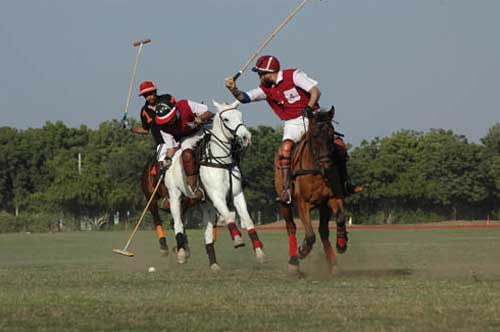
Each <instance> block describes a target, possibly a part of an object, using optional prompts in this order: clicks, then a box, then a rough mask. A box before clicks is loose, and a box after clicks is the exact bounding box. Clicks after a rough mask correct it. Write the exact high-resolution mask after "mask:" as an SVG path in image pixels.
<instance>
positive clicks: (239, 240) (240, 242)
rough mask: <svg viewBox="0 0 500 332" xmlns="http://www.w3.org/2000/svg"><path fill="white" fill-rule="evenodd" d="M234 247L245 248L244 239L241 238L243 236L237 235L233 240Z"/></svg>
mask: <svg viewBox="0 0 500 332" xmlns="http://www.w3.org/2000/svg"><path fill="white" fill-rule="evenodd" d="M233 245H234V248H240V247H244V246H245V243H244V242H243V239H242V238H241V236H239V235H236V236H235V237H234V239H233Z"/></svg>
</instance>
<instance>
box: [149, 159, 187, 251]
mask: <svg viewBox="0 0 500 332" xmlns="http://www.w3.org/2000/svg"><path fill="white" fill-rule="evenodd" d="M159 177H160V176H159V174H158V167H157V163H156V158H150V159H149V160H148V162H147V163H146V165H145V166H144V169H143V171H142V175H141V188H142V192H143V193H144V197H145V198H146V200H149V198H150V197H151V194H152V193H153V191H154V188H155V186H156V184H157V183H158V182H157V181H158V179H159ZM158 199H160V202H161V206H159V205H158ZM195 204H196V201H194V200H193V199H190V198H184V199H183V201H182V213H183V214H184V213H185V212H186V210H187V209H188V208H190V207H192V206H194V205H195ZM160 208H161V209H163V210H168V209H169V202H168V190H167V187H166V186H165V183H162V184H161V185H160V187H159V188H158V191H157V193H156V199H153V201H152V202H151V204H150V205H149V209H148V210H149V212H150V213H151V216H152V217H153V223H154V225H155V229H156V235H157V236H158V242H159V243H160V252H161V253H162V254H163V255H168V245H167V239H166V238H165V232H164V229H163V221H162V220H161V218H160V213H159V209H160ZM172 228H173V226H172ZM184 242H185V243H186V244H187V243H188V239H187V235H186V234H184Z"/></svg>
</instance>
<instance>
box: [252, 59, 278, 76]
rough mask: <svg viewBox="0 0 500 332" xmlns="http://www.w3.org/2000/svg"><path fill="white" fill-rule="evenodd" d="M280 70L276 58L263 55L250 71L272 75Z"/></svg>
mask: <svg viewBox="0 0 500 332" xmlns="http://www.w3.org/2000/svg"><path fill="white" fill-rule="evenodd" d="M279 70H280V62H279V60H278V58H276V57H274V56H272V55H263V56H261V57H260V58H259V59H258V60H257V62H256V63H255V67H253V68H252V71H254V72H257V73H274V72H277V71H279Z"/></svg>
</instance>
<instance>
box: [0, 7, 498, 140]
mask: <svg viewBox="0 0 500 332" xmlns="http://www.w3.org/2000/svg"><path fill="white" fill-rule="evenodd" d="M299 3H300V1H296V0H254V1H251V0H206V1H201V0H199V1H189V0H163V1H147V0H141V1H137V0H135V1H132V0H130V1H129V0H86V1H73V0H38V1H37V0H31V1H26V0H2V1H1V2H0V42H1V53H0V59H1V61H0V126H13V127H18V128H27V127H41V126H43V124H44V123H45V122H46V121H56V120H63V121H64V122H65V123H67V124H68V125H70V126H79V125H80V124H86V125H88V126H90V127H93V128H94V127H96V126H97V125H98V124H99V123H100V122H102V121H105V120H110V119H113V118H121V116H122V114H123V110H124V105H125V102H126V97H127V89H128V85H129V81H130V76H131V72H132V67H133V62H134V58H135V54H136V49H135V48H133V47H132V45H131V43H132V42H133V41H134V40H137V39H142V38H151V39H152V40H153V42H152V43H151V44H149V45H147V46H145V47H144V49H143V54H142V57H141V62H140V65H139V70H138V73H137V80H136V84H135V86H134V94H133V98H132V101H131V104H130V112H131V114H132V115H133V116H134V117H136V118H137V117H138V113H139V111H138V109H139V107H140V106H141V105H142V103H143V100H142V98H139V97H137V86H138V84H139V82H140V81H141V80H145V79H150V80H153V81H155V82H157V84H158V86H159V92H169V93H171V94H173V95H175V96H176V97H177V98H189V99H192V100H195V101H205V102H209V101H210V100H211V99H216V100H218V101H228V102H229V101H232V96H231V95H230V93H229V92H228V91H227V90H226V89H225V87H224V78H225V77H227V76H229V75H232V74H234V73H236V72H237V71H238V70H239V69H240V67H241V66H242V65H243V64H244V63H245V61H246V60H247V59H248V57H249V56H250V55H251V53H252V52H253V51H255V49H256V48H257V47H258V46H259V45H260V44H261V43H262V42H263V41H264V40H265V39H266V38H267V36H268V35H269V34H270V33H271V32H272V31H273V29H274V28H275V27H276V26H277V25H278V24H279V23H280V22H281V21H282V20H283V19H284V18H285V17H286V16H287V15H288V14H289V13H290V12H291V11H292V9H293V8H294V7H296V6H297V5H298V4H299ZM499 34H500V1H499V0H478V1H472V0H441V1H440V0H414V1H407V0H379V1H377V0H323V1H318V0H312V1H311V2H310V3H309V4H308V5H307V6H306V7H305V8H304V9H303V10H302V11H301V12H300V13H299V14H298V15H297V16H296V17H295V18H294V20H292V21H291V22H290V23H289V25H288V26H286V27H285V28H284V30H282V31H281V32H280V34H279V35H278V36H277V37H276V39H275V40H274V41H273V42H272V43H271V44H270V45H269V46H268V47H267V48H266V49H265V50H264V53H267V54H273V55H275V56H277V57H278V58H279V59H280V60H281V64H282V67H284V68H287V67H288V68H301V69H303V70H304V71H305V72H306V73H308V74H309V76H311V77H313V78H315V79H317V80H318V81H319V88H320V89H321V91H322V92H323V95H322V97H321V104H322V105H323V106H327V105H329V104H335V105H336V108H337V120H338V121H340V125H339V126H338V127H337V128H338V130H339V131H341V132H344V133H345V134H346V135H347V137H348V141H349V142H351V143H353V144H355V145H357V144H359V142H360V141H361V140H362V139H372V138H373V137H375V136H387V135H389V134H391V133H392V132H394V131H396V130H399V129H403V128H404V129H415V130H428V129H429V128H449V129H452V130H454V131H455V132H456V133H460V134H465V135H466V136H467V137H468V138H469V139H471V140H472V141H478V139H479V138H481V137H483V136H484V135H485V134H486V133H487V130H488V128H489V127H490V126H492V125H493V124H494V123H495V122H499V121H500V107H499V97H500V37H499ZM257 83H258V80H257V76H256V75H255V74H254V73H253V72H251V71H248V72H247V73H245V75H244V76H243V77H241V78H240V79H239V80H238V84H239V86H240V88H241V89H242V90H247V89H250V88H253V87H255V86H256V85H257ZM240 109H241V110H242V111H243V112H244V119H245V121H246V123H247V124H249V125H251V126H255V125H259V124H265V125H272V126H275V125H278V124H279V123H280V121H279V120H278V118H277V117H276V116H275V115H274V113H273V112H272V111H271V110H270V108H269V107H268V105H267V104H266V103H265V102H260V103H256V104H252V105H243V106H241V107H240Z"/></svg>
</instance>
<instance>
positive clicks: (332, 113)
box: [328, 105, 335, 119]
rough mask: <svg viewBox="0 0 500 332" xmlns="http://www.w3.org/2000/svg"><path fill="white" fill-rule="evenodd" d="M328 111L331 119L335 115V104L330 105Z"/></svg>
mask: <svg viewBox="0 0 500 332" xmlns="http://www.w3.org/2000/svg"><path fill="white" fill-rule="evenodd" d="M328 113H329V114H330V117H331V118H332V119H333V118H334V117H335V106H333V105H332V107H331V108H330V110H329V111H328Z"/></svg>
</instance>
